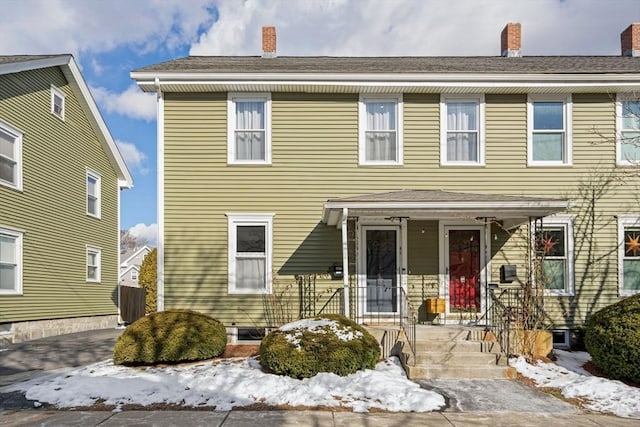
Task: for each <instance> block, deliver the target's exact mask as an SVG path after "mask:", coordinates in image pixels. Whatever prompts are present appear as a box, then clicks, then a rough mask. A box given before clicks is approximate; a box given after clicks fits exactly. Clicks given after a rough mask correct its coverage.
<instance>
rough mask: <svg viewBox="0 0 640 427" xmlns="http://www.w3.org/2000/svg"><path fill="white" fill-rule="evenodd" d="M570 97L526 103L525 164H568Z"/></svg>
mask: <svg viewBox="0 0 640 427" xmlns="http://www.w3.org/2000/svg"><path fill="white" fill-rule="evenodd" d="M571 110H572V104H571V98H570V97H545V98H540V97H534V96H529V101H528V120H527V126H528V149H527V152H528V164H529V166H557V165H570V164H571V155H572V154H571Z"/></svg>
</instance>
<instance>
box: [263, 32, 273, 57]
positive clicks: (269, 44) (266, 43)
mask: <svg viewBox="0 0 640 427" xmlns="http://www.w3.org/2000/svg"><path fill="white" fill-rule="evenodd" d="M262 57H263V58H275V57H276V27H262Z"/></svg>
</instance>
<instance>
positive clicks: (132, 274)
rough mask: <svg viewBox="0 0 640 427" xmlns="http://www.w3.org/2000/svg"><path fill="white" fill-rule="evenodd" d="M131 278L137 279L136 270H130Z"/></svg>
mask: <svg viewBox="0 0 640 427" xmlns="http://www.w3.org/2000/svg"><path fill="white" fill-rule="evenodd" d="M131 280H136V281H137V280H138V270H136V269H133V270H131Z"/></svg>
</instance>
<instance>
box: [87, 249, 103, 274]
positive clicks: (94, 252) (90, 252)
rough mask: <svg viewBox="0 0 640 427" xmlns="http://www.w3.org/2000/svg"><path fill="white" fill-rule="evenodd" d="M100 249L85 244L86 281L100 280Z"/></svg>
mask: <svg viewBox="0 0 640 427" xmlns="http://www.w3.org/2000/svg"><path fill="white" fill-rule="evenodd" d="M100 258H101V250H100V249H99V248H94V247H90V246H87V282H99V281H100V261H101V260H100Z"/></svg>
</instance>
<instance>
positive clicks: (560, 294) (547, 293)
mask: <svg viewBox="0 0 640 427" xmlns="http://www.w3.org/2000/svg"><path fill="white" fill-rule="evenodd" d="M544 296H545V297H573V296H575V294H574V293H573V292H567V291H549V290H545V291H544Z"/></svg>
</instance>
